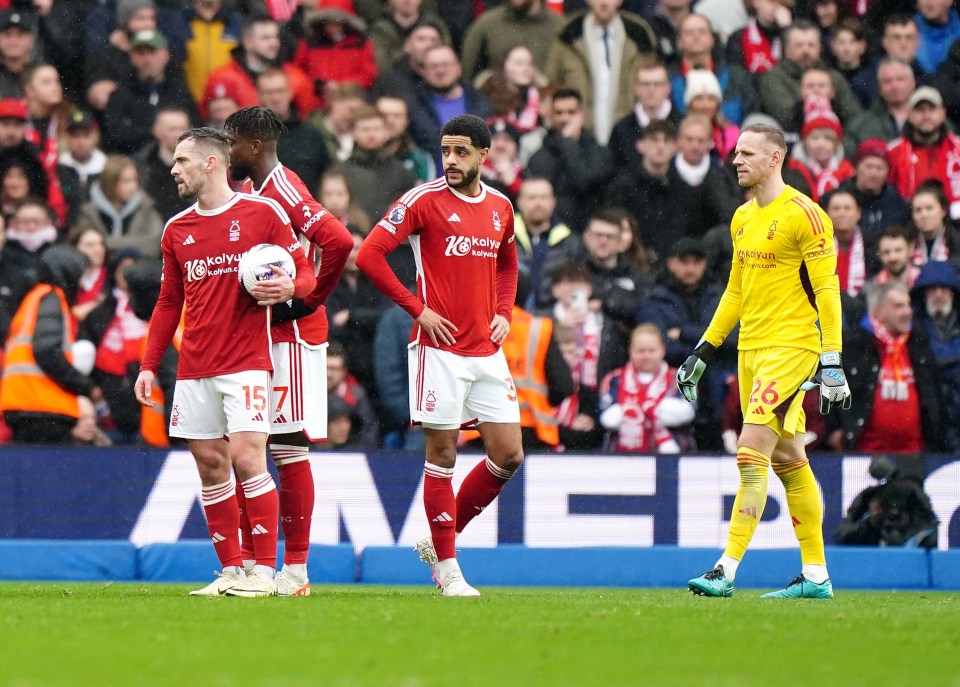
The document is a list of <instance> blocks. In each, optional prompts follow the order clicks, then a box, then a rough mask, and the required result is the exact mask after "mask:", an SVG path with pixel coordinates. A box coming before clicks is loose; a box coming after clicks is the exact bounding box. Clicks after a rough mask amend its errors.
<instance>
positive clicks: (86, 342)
mask: <svg viewBox="0 0 960 687" xmlns="http://www.w3.org/2000/svg"><path fill="white" fill-rule="evenodd" d="M255 104H260V105H263V106H264V107H267V108H269V109H271V110H273V111H275V112H276V113H277V114H278V115H279V116H280V117H281V118H282V119H283V120H284V122H285V124H286V126H287V129H288V132H287V133H286V134H284V135H283V136H282V137H281V139H280V141H279V157H280V160H281V161H282V162H283V163H284V164H285V165H286V166H288V167H289V168H291V169H293V170H294V171H296V172H297V174H298V175H299V176H300V177H301V178H302V179H303V180H304V182H305V183H306V184H307V185H308V187H310V188H311V189H314V190H315V195H316V197H317V198H318V200H319V201H320V202H321V203H322V204H323V205H324V206H325V207H326V208H327V209H328V210H329V211H330V212H331V213H332V214H334V215H335V216H336V217H338V218H340V219H341V220H342V221H343V223H344V224H345V225H346V226H347V227H348V228H349V229H350V231H351V233H352V234H353V238H354V251H353V254H352V255H351V257H350V259H349V261H348V264H347V267H346V270H345V271H344V274H343V277H342V279H341V281H340V283H339V284H338V286H337V287H336V289H335V290H334V292H333V293H332V295H331V296H330V297H329V299H328V301H327V306H326V307H327V314H328V317H329V321H330V340H331V345H330V349H329V353H328V379H327V388H328V394H329V411H330V412H329V431H328V438H329V440H328V442H327V443H326V444H325V446H326V447H328V448H336V447H351V448H358V449H372V448H377V447H378V446H382V447H387V448H417V447H421V446H422V436H420V435H419V434H418V432H416V431H414V430H411V429H409V427H408V425H409V410H408V408H407V403H406V398H407V379H406V370H407V364H406V350H407V349H406V343H407V341H408V336H409V332H410V327H411V324H412V321H411V319H410V317H409V316H408V315H407V314H406V313H405V312H404V311H403V310H401V309H400V308H399V307H397V306H395V305H393V304H392V303H391V302H390V301H389V300H387V299H386V298H385V297H384V296H382V294H381V293H380V292H379V291H378V290H377V289H376V288H375V287H374V286H373V285H372V284H371V283H370V281H369V280H368V279H367V278H366V277H365V276H364V275H363V274H362V273H361V272H360V271H359V270H358V269H357V267H356V262H355V258H356V253H357V250H358V249H359V247H360V244H361V242H362V241H363V238H364V237H365V235H366V233H367V232H368V231H369V230H370V229H371V227H372V226H373V225H374V223H375V222H376V221H377V220H378V219H379V218H380V217H381V216H383V214H384V213H385V212H386V211H387V210H388V209H389V207H390V206H391V204H392V203H393V201H394V200H395V199H396V198H397V197H399V196H400V195H401V194H403V193H404V192H406V191H407V190H409V189H411V188H413V187H414V186H416V185H417V184H420V183H422V182H425V181H429V180H431V179H433V178H435V177H436V176H437V174H438V170H439V165H440V160H439V159H438V157H437V154H438V152H437V151H438V140H439V130H440V127H441V126H442V124H443V123H444V122H446V121H448V120H449V119H451V118H452V117H454V116H456V115H458V114H463V113H470V114H476V115H479V116H481V117H484V118H485V119H487V121H488V122H489V123H490V126H491V130H492V133H493V139H492V141H493V142H492V145H491V147H490V152H489V155H488V157H487V159H486V161H485V162H484V164H483V167H482V169H481V174H482V178H483V180H484V181H485V183H487V184H489V185H491V186H493V187H495V188H497V189H498V190H500V191H502V192H503V193H505V194H506V195H508V196H509V197H510V198H511V199H512V200H513V201H514V204H515V207H516V209H517V223H516V239H517V244H518V251H519V254H520V263H521V279H520V281H521V288H520V289H519V291H518V297H517V304H516V308H515V311H514V312H515V315H514V324H515V326H514V331H513V332H512V333H511V337H510V338H508V341H507V342H506V344H505V352H506V353H507V358H508V361H509V362H510V364H511V367H512V370H513V372H514V376H515V378H517V379H523V380H524V381H525V383H524V385H523V387H522V389H521V392H522V393H523V395H524V398H523V399H522V400H523V401H524V404H523V405H522V408H523V411H524V412H523V425H524V431H525V436H524V439H525V444H526V445H527V446H528V448H538V449H542V450H563V449H567V450H574V449H575V450H607V451H616V452H645V453H650V452H679V451H687V450H719V449H724V448H725V449H726V450H728V451H735V446H736V435H737V431H738V430H739V426H740V421H741V418H740V415H739V414H740V404H739V400H738V391H737V389H738V386H737V380H736V338H735V337H730V338H729V339H728V340H727V342H726V343H725V344H724V346H722V347H721V348H720V350H719V351H718V355H717V357H716V359H715V360H716V362H715V363H713V364H712V365H711V367H710V369H709V371H708V372H707V374H706V376H705V378H704V382H705V383H704V384H703V385H702V386H701V399H700V401H699V405H698V407H696V408H694V407H693V406H691V405H689V404H686V403H685V402H682V400H681V399H680V398H679V393H678V392H677V390H676V388H675V385H674V381H673V380H674V378H675V374H676V368H677V367H678V366H679V365H680V364H681V363H682V362H683V361H684V359H685V358H686V356H687V355H688V353H689V351H690V350H691V349H692V348H693V347H694V346H695V345H696V344H697V340H698V339H699V337H700V335H701V333H702V332H703V331H704V329H705V327H706V325H707V324H708V323H709V321H710V318H711V316H712V314H713V312H714V310H715V308H716V305H717V303H718V301H719V298H720V295H721V294H722V292H723V287H724V284H725V279H726V276H727V274H728V273H729V269H730V263H731V260H732V259H733V258H734V256H733V255H732V254H731V253H732V242H731V233H730V221H731V218H732V216H733V213H734V211H735V210H736V209H737V207H738V206H739V205H740V204H742V203H743V202H745V201H746V200H748V198H747V197H746V196H745V194H744V191H743V190H742V189H741V188H740V187H739V185H738V184H737V179H736V173H735V172H734V171H733V169H732V167H731V165H730V160H731V159H732V157H733V150H734V147H735V145H736V141H737V137H738V135H739V132H740V129H741V127H743V126H745V125H747V124H749V123H772V124H775V125H777V126H779V127H780V128H782V129H783V130H784V131H785V133H786V135H787V138H788V141H789V143H790V146H791V151H790V160H789V163H788V164H787V165H785V168H784V175H785V178H786V180H787V182H788V183H789V184H791V185H792V186H794V187H795V188H797V189H798V190H800V191H801V192H803V193H805V194H807V195H809V196H810V197H811V198H813V199H814V200H815V201H817V202H818V203H820V205H821V206H822V207H823V209H824V210H825V211H826V212H827V213H828V214H829V216H830V217H831V219H832V220H833V224H834V230H835V233H836V236H837V238H838V276H839V281H840V287H841V291H842V295H843V307H844V316H845V320H844V356H845V361H846V363H847V364H846V368H847V370H848V372H849V377H850V386H851V388H852V390H853V403H854V405H853V408H852V410H851V411H849V412H846V413H834V414H831V415H829V416H826V417H821V416H820V415H819V414H818V412H817V411H816V404H817V400H816V398H815V394H809V395H808V397H809V400H810V403H811V404H812V405H811V406H810V408H808V412H807V418H808V437H807V439H808V447H809V448H811V449H814V450H837V451H840V450H858V451H876V452H888V453H889V452H892V453H897V452H902V453H915V452H919V451H958V450H960V317H958V311H957V298H958V294H960V276H958V271H957V270H958V265H960V230H958V225H956V224H955V221H956V220H960V138H958V137H957V135H956V134H955V133H954V131H955V130H956V129H957V127H960V14H958V11H957V9H956V7H955V6H954V3H953V2H951V0H915V1H914V0H849V1H848V0H806V1H803V0H797V2H796V3H795V2H794V0H699V1H697V0H659V1H657V0H503V1H502V2H497V1H496V0H476V1H475V2H455V1H453V0H353V2H351V0H299V1H298V0H237V1H236V2H231V1H230V0H0V217H2V222H0V226H2V230H0V248H2V250H0V337H2V339H3V340H4V341H5V342H6V345H5V347H4V351H3V353H4V359H3V363H2V364H3V381H2V386H0V410H2V412H3V423H0V440H3V441H19V442H75V443H94V444H98V445H105V444H108V443H111V442H112V443H120V444H149V445H165V444H166V442H167V441H168V440H167V438H166V432H165V427H166V424H165V421H164V418H163V416H162V415H159V414H158V413H156V412H155V411H153V410H152V409H143V412H142V414H141V409H140V408H139V407H138V406H137V404H136V403H135V402H134V400H133V383H134V381H135V379H136V377H137V371H138V370H139V364H140V359H141V356H142V351H143V340H144V338H145V334H146V331H147V327H148V326H149V317H150V312H151V310H152V306H153V303H155V301H156V298H157V293H158V289H159V267H158V265H157V259H158V256H159V245H160V236H161V234H162V231H163V227H164V224H165V222H166V221H167V220H168V219H169V218H171V217H172V216H174V215H176V214H177V213H178V212H180V211H181V210H183V209H185V207H187V206H188V204H189V202H188V201H187V202H185V201H182V200H181V199H180V198H179V195H178V193H177V190H176V185H175V184H174V182H173V181H172V179H171V177H170V167H171V166H172V164H173V150H174V147H175V145H176V141H177V137H178V136H179V135H180V134H181V133H183V132H184V131H185V130H186V129H187V128H189V127H190V126H192V125H199V124H207V125H211V126H216V127H221V126H222V125H223V122H224V121H225V119H226V118H227V117H228V116H229V115H230V114H231V113H233V112H235V111H236V110H237V109H238V108H240V107H245V106H248V105H255ZM775 231H776V222H774V223H773V225H771V227H770V229H769V232H770V233H771V236H772V234H773V232H775ZM391 260H393V261H394V262H395V263H396V264H393V265H391V266H392V267H393V268H394V270H395V271H396V272H397V274H398V275H399V276H401V278H402V279H404V280H405V281H406V282H407V284H408V285H409V287H410V288H411V289H413V288H415V276H416V275H415V266H414V263H413V258H412V255H410V254H409V252H405V251H398V252H397V253H396V254H392V255H391ZM52 287H57V288H59V292H58V291H57V290H56V289H55V288H52ZM238 288H239V286H238ZM51 293H54V294H59V295H57V297H56V298H46V296H49V295H50V294H51ZM61 296H62V297H61ZM771 297H773V298H775V297H776V295H775V294H771ZM517 323H522V324H520V325H518V324H517ZM175 343H176V342H175ZM164 366H165V368H166V370H164V369H163V368H162V369H161V374H160V375H159V382H160V386H161V388H164V387H165V386H166V388H167V389H169V388H172V382H173V377H174V375H175V370H176V348H175V347H172V348H171V350H170V351H168V356H167V358H166V359H165V364H164ZM318 383H322V382H320V380H318ZM518 386H519V385H518ZM167 413H169V409H167ZM471 439H472V438H471V437H470V436H466V435H465V436H464V437H463V441H464V442H469V441H471Z"/></svg>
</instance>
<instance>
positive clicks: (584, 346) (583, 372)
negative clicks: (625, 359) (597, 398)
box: [578, 310, 603, 388]
mask: <svg viewBox="0 0 960 687" xmlns="http://www.w3.org/2000/svg"><path fill="white" fill-rule="evenodd" d="M602 329H603V315H601V314H600V313H598V312H594V311H592V310H591V311H590V312H588V313H587V317H586V318H585V319H584V321H583V324H582V325H580V331H579V332H578V337H579V339H580V341H579V343H580V383H581V384H583V385H585V386H588V387H590V388H596V386H597V383H598V382H599V380H598V379H597V369H598V367H599V363H600V334H601V331H602Z"/></svg>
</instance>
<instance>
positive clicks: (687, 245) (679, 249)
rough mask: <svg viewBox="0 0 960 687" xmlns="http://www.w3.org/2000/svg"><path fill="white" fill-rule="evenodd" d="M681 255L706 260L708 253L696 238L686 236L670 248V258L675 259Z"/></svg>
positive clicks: (668, 254)
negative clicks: (694, 256)
mask: <svg viewBox="0 0 960 687" xmlns="http://www.w3.org/2000/svg"><path fill="white" fill-rule="evenodd" d="M679 255H696V256H697V257H700V258H706V257H707V251H705V250H704V249H703V245H702V244H701V243H700V242H699V241H697V240H696V239H695V238H691V237H689V236H684V237H682V238H679V239H677V240H676V241H675V242H674V244H673V245H672V246H671V247H670V252H669V253H667V257H668V258H675V257H677V256H679Z"/></svg>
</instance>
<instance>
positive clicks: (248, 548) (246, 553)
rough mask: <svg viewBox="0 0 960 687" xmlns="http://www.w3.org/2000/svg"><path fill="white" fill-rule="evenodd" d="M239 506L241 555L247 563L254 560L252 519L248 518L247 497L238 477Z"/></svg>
mask: <svg viewBox="0 0 960 687" xmlns="http://www.w3.org/2000/svg"><path fill="white" fill-rule="evenodd" d="M236 480H237V487H236V491H237V506H239V507H240V555H241V556H242V557H243V560H245V561H252V560H253V535H252V534H250V518H248V517H247V497H246V496H244V494H243V482H241V481H240V478H239V477H237V478H236Z"/></svg>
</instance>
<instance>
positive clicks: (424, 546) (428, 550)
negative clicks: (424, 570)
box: [413, 536, 441, 589]
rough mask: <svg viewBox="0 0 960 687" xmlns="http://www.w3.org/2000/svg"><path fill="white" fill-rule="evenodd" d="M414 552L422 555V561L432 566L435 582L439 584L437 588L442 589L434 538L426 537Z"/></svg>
mask: <svg viewBox="0 0 960 687" xmlns="http://www.w3.org/2000/svg"><path fill="white" fill-rule="evenodd" d="M413 550H414V551H416V552H417V553H418V554H420V560H421V561H423V562H424V563H426V564H427V565H429V566H430V572H431V573H433V581H434V582H436V583H437V588H438V589H440V588H441V587H440V577H439V575H438V574H437V562H438V561H437V550H436V549H435V548H433V537H429V536H428V537H424V538H423V539H421V540H420V541H418V542H417V543H416V545H415V546H414V547H413Z"/></svg>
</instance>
